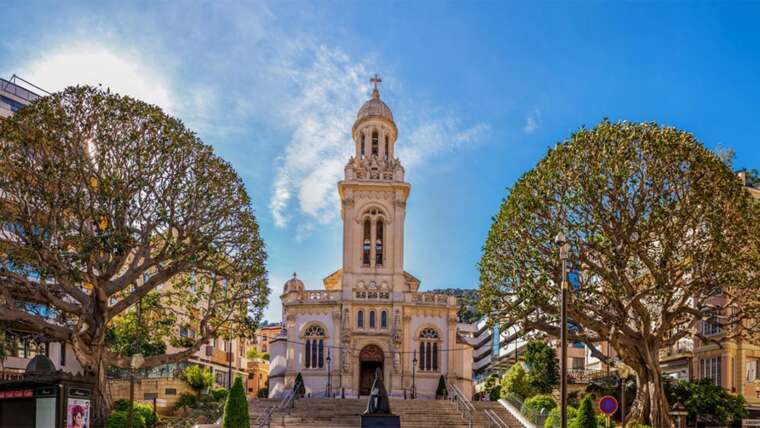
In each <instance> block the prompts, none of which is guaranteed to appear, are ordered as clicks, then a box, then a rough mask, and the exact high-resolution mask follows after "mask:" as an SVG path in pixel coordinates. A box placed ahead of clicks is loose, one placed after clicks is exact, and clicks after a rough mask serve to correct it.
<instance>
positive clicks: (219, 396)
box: [209, 388, 228, 401]
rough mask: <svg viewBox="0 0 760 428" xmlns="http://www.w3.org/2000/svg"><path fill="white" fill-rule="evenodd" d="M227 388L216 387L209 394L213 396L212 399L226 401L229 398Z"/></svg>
mask: <svg viewBox="0 0 760 428" xmlns="http://www.w3.org/2000/svg"><path fill="white" fill-rule="evenodd" d="M227 394H228V391H227V388H216V389H213V390H211V392H210V393H209V396H210V397H211V400H213V401H224V400H226V399H227Z"/></svg>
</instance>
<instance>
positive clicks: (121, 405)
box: [113, 398, 129, 412]
mask: <svg viewBox="0 0 760 428" xmlns="http://www.w3.org/2000/svg"><path fill="white" fill-rule="evenodd" d="M128 410H129V400H125V399H123V398H122V399H121V400H116V401H114V403H113V411H114V412H118V411H122V412H126V411H128Z"/></svg>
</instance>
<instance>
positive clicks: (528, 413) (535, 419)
mask: <svg viewBox="0 0 760 428" xmlns="http://www.w3.org/2000/svg"><path fill="white" fill-rule="evenodd" d="M505 400H507V401H509V402H510V403H511V404H512V405H513V406H515V408H516V409H518V410H519V412H520V413H521V414H522V415H523V416H524V417H525V419H527V420H529V421H530V422H531V423H533V424H535V425H536V426H537V427H542V426H544V423H545V422H546V418H547V417H548V416H549V412H548V411H547V410H546V409H541V411H538V412H536V411H535V410H532V409H528V408H526V407H525V404H524V403H523V401H522V399H520V397H518V396H517V395H515V394H514V393H509V394H507V396H506V397H505Z"/></svg>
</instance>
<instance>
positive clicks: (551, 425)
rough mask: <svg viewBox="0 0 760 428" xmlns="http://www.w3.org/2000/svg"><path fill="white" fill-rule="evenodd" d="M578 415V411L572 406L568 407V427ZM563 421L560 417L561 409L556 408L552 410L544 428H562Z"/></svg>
mask: <svg viewBox="0 0 760 428" xmlns="http://www.w3.org/2000/svg"><path fill="white" fill-rule="evenodd" d="M577 414H578V409H576V408H575V407H572V406H567V422H568V425H569V424H570V423H571V422H572V421H573V419H575V416H576V415H577ZM561 422H562V421H561V420H560V415H559V407H555V408H553V409H552V411H551V412H549V416H548V417H547V418H546V421H545V422H544V428H560V423H561Z"/></svg>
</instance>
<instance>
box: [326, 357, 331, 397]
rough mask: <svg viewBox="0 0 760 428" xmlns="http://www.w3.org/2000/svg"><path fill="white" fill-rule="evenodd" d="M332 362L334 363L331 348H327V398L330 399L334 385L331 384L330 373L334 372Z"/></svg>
mask: <svg viewBox="0 0 760 428" xmlns="http://www.w3.org/2000/svg"><path fill="white" fill-rule="evenodd" d="M330 361H332V358H330V348H327V391H326V393H327V397H330V396H331V395H332V384H331V382H330V380H331V379H330V372H331V371H332V370H331V368H332V366H331V365H330Z"/></svg>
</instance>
